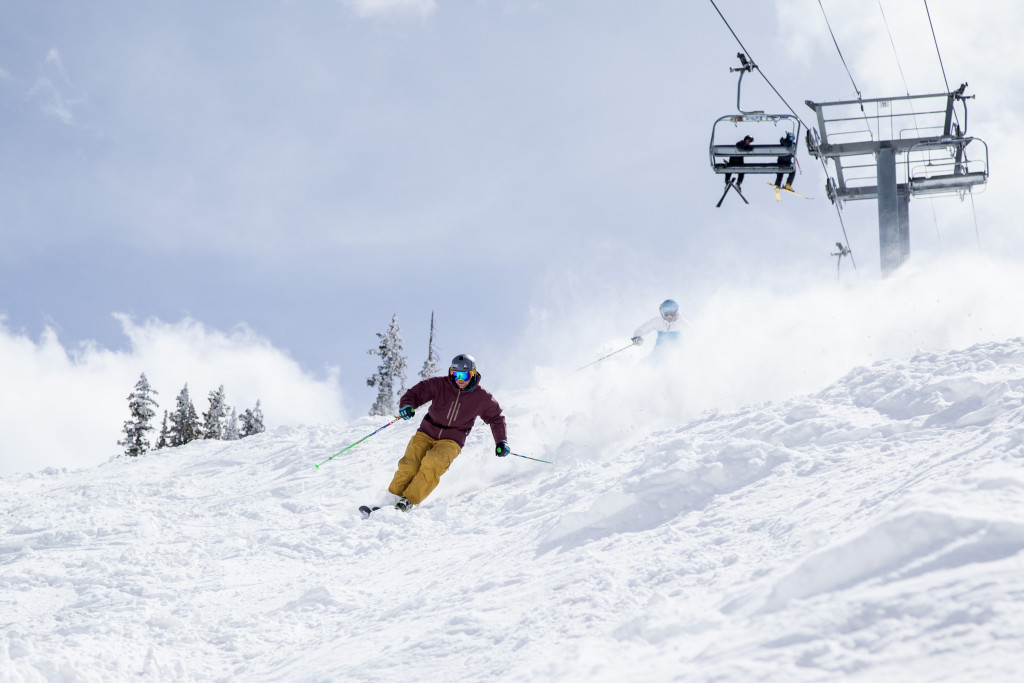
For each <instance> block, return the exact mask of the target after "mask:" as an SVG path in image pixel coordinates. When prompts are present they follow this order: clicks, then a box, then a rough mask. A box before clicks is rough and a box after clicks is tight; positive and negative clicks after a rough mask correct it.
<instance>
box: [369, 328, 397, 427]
mask: <svg viewBox="0 0 1024 683" xmlns="http://www.w3.org/2000/svg"><path fill="white" fill-rule="evenodd" d="M401 331H402V328H400V327H399V326H398V316H397V315H393V316H392V317H391V324H390V325H389V326H388V331H387V332H384V333H381V332H378V333H377V338H378V339H379V341H380V343H379V345H378V346H377V348H376V349H370V350H369V351H368V352H367V353H369V354H370V355H371V356H380V365H379V366H378V367H377V373H376V374H375V375H373V376H372V377H368V378H367V379H366V385H367V386H371V387H377V400H376V401H374V402H373V407H371V408H370V415H395V414H396V413H397V410H396V409H395V398H396V396H395V385H396V384H397V385H398V387H399V388H398V393H399V394H402V393H404V392H405V367H406V363H405V355H404V354H403V348H402V336H401Z"/></svg>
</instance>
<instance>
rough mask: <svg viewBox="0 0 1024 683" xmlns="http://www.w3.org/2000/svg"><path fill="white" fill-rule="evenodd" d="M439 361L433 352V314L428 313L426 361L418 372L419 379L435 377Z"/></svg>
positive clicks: (435, 352)
mask: <svg viewBox="0 0 1024 683" xmlns="http://www.w3.org/2000/svg"><path fill="white" fill-rule="evenodd" d="M440 361H441V359H440V358H439V357H438V355H437V351H435V350H434V312H433V311H431V312H430V341H429V342H428V343H427V360H426V361H424V363H423V369H422V370H420V379H430V378H431V377H434V376H436V375H437V364H438V363H439V362H440Z"/></svg>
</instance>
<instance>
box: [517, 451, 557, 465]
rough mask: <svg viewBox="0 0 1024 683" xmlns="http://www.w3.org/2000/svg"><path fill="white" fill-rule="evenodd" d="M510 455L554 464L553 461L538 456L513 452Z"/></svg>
mask: <svg viewBox="0 0 1024 683" xmlns="http://www.w3.org/2000/svg"><path fill="white" fill-rule="evenodd" d="M512 455H514V456H516V457H517V458H526V459H527V460H536V461H537V462H546V463H547V464H549V465H554V464H555V463H553V462H551V461H550V460H541V459H540V458H531V457H530V456H528V455H519V454H518V453H513V454H512Z"/></svg>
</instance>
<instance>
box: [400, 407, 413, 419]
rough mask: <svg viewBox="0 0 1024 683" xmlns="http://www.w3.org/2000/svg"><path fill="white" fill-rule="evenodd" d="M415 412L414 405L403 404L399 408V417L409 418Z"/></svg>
mask: <svg viewBox="0 0 1024 683" xmlns="http://www.w3.org/2000/svg"><path fill="white" fill-rule="evenodd" d="M415 414H416V411H415V410H413V407H412V406H402V407H401V408H399V409H398V417H400V418H402V419H403V420H408V419H409V418H410V417H412V416H413V415H415Z"/></svg>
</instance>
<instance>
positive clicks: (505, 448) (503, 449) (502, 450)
mask: <svg viewBox="0 0 1024 683" xmlns="http://www.w3.org/2000/svg"><path fill="white" fill-rule="evenodd" d="M511 452H512V447H511V446H509V445H508V441H499V442H498V443H497V445H496V446H495V447H494V454H495V455H496V456H498V457H499V458H504V457H505V456H506V455H508V454H509V453H511Z"/></svg>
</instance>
